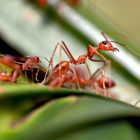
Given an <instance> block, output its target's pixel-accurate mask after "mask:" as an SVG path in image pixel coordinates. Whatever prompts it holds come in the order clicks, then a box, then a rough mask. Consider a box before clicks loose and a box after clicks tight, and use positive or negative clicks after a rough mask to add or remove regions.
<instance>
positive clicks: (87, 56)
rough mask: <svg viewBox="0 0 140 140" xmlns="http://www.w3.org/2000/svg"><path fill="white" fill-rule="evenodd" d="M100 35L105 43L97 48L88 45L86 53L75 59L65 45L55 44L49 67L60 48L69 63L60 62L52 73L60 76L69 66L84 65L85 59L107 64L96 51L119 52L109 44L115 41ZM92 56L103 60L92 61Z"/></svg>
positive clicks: (102, 56) (62, 43)
mask: <svg viewBox="0 0 140 140" xmlns="http://www.w3.org/2000/svg"><path fill="white" fill-rule="evenodd" d="M102 35H103V36H104V38H105V41H102V42H100V43H99V45H98V46H97V47H93V46H92V45H88V47H87V53H86V54H84V55H80V56H79V57H78V58H77V59H75V58H74V57H73V56H72V54H71V52H70V51H69V49H68V47H67V46H66V44H65V43H64V42H63V41H62V42H61V43H57V45H56V47H55V49H54V51H53V53H52V56H51V58H50V62H49V66H50V65H52V64H53V57H54V54H55V52H56V50H57V48H58V47H60V49H62V50H63V51H64V52H65V54H66V55H67V56H68V58H69V59H70V61H64V62H60V63H59V64H58V66H57V67H55V70H54V72H55V73H59V75H58V76H61V75H62V74H63V73H65V71H67V70H68V69H69V64H75V65H78V64H86V60H87V59H89V60H90V61H93V62H104V63H109V62H110V60H107V59H106V58H105V57H104V55H102V54H101V53H99V52H98V51H99V50H104V51H113V52H114V51H119V50H118V49H117V48H114V47H113V45H112V44H111V42H115V41H108V40H107V38H106V36H105V35H104V33H103V32H102ZM115 43H118V42H115ZM118 44H120V43H118ZM94 55H98V56H100V57H101V58H102V59H103V60H96V59H93V56H94ZM64 64H65V66H64ZM46 73H47V72H46ZM46 81H47V80H46V76H45V78H44V81H43V82H42V83H43V84H45V83H46Z"/></svg>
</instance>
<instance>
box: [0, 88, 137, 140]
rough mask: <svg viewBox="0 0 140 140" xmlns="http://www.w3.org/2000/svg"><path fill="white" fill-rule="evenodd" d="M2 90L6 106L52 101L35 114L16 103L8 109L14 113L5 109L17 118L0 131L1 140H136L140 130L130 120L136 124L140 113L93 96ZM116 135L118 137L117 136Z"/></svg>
mask: <svg viewBox="0 0 140 140" xmlns="http://www.w3.org/2000/svg"><path fill="white" fill-rule="evenodd" d="M6 87H9V88H6ZM4 88H5V91H3V93H2V92H1V98H3V99H4V100H5V102H7V101H11V100H13V97H14V98H15V97H20V98H19V99H21V98H22V97H24V98H23V103H24V101H26V100H24V99H28V100H29V99H30V100H29V102H31V99H33V98H35V97H37V98H40V97H41V96H44V97H45V96H48V97H53V99H51V100H50V101H48V102H46V103H45V104H44V105H42V106H41V107H38V108H35V109H34V110H30V107H31V106H29V107H25V108H24V109H25V110H26V111H25V110H24V113H23V114H22V113H21V111H20V110H19V109H18V108H21V110H22V111H23V106H25V104H22V105H20V104H19V102H18V101H17V103H16V104H17V105H16V106H11V109H12V110H13V109H15V110H16V111H15V112H16V113H15V112H14V111H11V110H8V109H7V112H8V113H9V114H10V115H11V116H12V115H17V116H16V118H14V119H11V120H10V121H8V122H9V123H7V124H4V125H7V127H5V129H1V131H0V138H1V139H3V140H8V139H9V138H10V139H11V140H17V139H20V140H28V139H34V140H38V139H42V140H43V139H44V140H45V139H51V140H52V139H62V140H63V139H68V140H69V139H82V140H86V139H87V138H88V137H89V138H92V137H94V138H95V139H103V138H104V139H108V140H109V139H110V140H111V139H112V137H113V138H114V139H115V138H116V139H126V140H127V138H128V140H129V139H130V140H131V139H132V140H135V139H137V135H138V132H137V131H138V130H139V128H136V126H135V125H136V124H135V123H134V122H131V121H130V118H131V119H133V120H137V121H138V122H139V117H140V110H139V109H138V108H136V107H134V106H131V105H128V104H126V103H123V102H120V101H116V100H112V99H109V98H104V97H101V96H98V95H95V94H94V93H86V92H83V91H75V90H68V89H56V90H55V89H49V88H48V87H46V86H40V85H38V86H37V85H13V86H10V85H5V86H4ZM15 91H16V92H15ZM65 96H69V97H65ZM26 97H28V98H26ZM58 97H59V98H58ZM17 99H18V98H17ZM21 102H22V101H21V100H20V103H21ZM25 103H26V102H25ZM17 106H18V107H17ZM4 107H5V104H4V102H3V108H4ZM27 110H28V111H27ZM29 110H30V111H29ZM25 112H26V113H25ZM5 116H7V114H5ZM7 120H8V119H7ZM116 131H118V133H119V135H117V136H116V133H117V132H116ZM100 132H102V133H100ZM101 134H102V135H101Z"/></svg>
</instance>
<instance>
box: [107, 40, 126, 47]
mask: <svg viewBox="0 0 140 140" xmlns="http://www.w3.org/2000/svg"><path fill="white" fill-rule="evenodd" d="M109 42H114V43H117V44H120V45H121V46H123V47H126V45H125V44H123V43H119V42H117V41H114V40H112V41H109Z"/></svg>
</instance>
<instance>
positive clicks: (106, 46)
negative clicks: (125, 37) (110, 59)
mask: <svg viewBox="0 0 140 140" xmlns="http://www.w3.org/2000/svg"><path fill="white" fill-rule="evenodd" d="M102 35H103V37H104V38H105V40H104V41H102V42H100V43H99V45H98V48H99V50H104V51H113V52H114V51H119V50H118V49H117V48H114V47H113V45H112V44H111V42H115V41H109V40H108V39H107V38H106V36H105V35H104V33H103V32H102ZM115 43H118V42H115ZM118 44H120V43H118Z"/></svg>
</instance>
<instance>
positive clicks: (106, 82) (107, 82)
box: [97, 77, 116, 88]
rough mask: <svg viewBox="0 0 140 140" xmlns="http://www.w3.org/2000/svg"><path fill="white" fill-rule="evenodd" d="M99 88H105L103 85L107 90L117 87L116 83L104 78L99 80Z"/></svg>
mask: <svg viewBox="0 0 140 140" xmlns="http://www.w3.org/2000/svg"><path fill="white" fill-rule="evenodd" d="M97 82H98V85H99V87H101V88H103V85H104V86H105V88H112V87H114V86H115V85H116V83H115V82H114V81H113V80H112V79H110V78H109V77H102V78H100V79H98V80H97Z"/></svg>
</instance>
